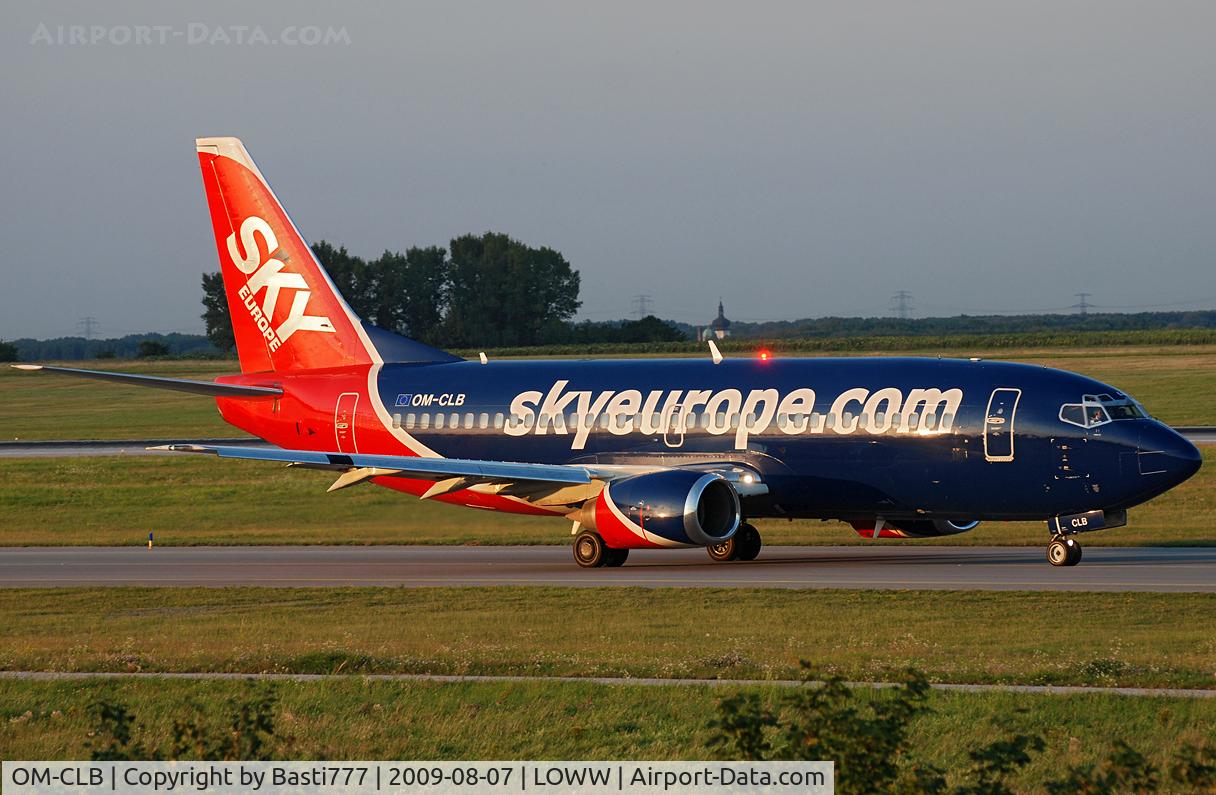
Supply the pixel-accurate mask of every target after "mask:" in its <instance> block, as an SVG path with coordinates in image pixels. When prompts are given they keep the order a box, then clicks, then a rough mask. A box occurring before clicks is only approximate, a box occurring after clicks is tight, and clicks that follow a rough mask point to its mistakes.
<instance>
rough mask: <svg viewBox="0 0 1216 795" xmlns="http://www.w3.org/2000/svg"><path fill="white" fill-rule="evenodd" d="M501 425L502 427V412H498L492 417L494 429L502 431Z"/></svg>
mask: <svg viewBox="0 0 1216 795" xmlns="http://www.w3.org/2000/svg"><path fill="white" fill-rule="evenodd" d="M502 425H503V416H502V412H501V411H500V412H498V413H497V414H495V415H494V427H495V428H497V429H499V430H502Z"/></svg>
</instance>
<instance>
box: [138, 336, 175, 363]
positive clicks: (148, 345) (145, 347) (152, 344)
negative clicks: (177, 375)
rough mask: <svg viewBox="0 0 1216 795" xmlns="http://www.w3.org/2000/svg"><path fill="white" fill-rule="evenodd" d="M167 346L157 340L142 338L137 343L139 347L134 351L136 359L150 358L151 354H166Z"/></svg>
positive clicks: (167, 353)
mask: <svg viewBox="0 0 1216 795" xmlns="http://www.w3.org/2000/svg"><path fill="white" fill-rule="evenodd" d="M168 355H169V346H168V345H166V344H165V343H163V342H160V341H159V340H144V341H142V342H140V343H139V349H138V350H137V351H136V352H135V358H137V359H150V358H152V357H153V356H168Z"/></svg>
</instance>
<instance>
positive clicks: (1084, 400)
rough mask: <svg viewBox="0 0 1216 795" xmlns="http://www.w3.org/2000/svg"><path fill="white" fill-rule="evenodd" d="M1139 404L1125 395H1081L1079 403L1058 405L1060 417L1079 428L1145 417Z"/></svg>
mask: <svg viewBox="0 0 1216 795" xmlns="http://www.w3.org/2000/svg"><path fill="white" fill-rule="evenodd" d="M1147 416H1148V414H1146V413H1145V411H1144V409H1143V408H1141V407H1140V404H1139V403H1137V402H1136V401H1134V400H1132V399H1131V398H1129V397H1128V396H1127V395H1120V394H1117V393H1116V394H1114V395H1110V394H1107V393H1105V392H1103V393H1102V394H1100V395H1082V396H1081V402H1080V403H1065V404H1064V405H1063V406H1061V407H1060V419H1061V420H1062V421H1063V422H1067V423H1068V424H1070V425H1077V426H1079V427H1081V428H1095V427H1097V426H1099V425H1105V424H1106V423H1108V422H1115V421H1117V420H1137V419H1141V418H1143V417H1147Z"/></svg>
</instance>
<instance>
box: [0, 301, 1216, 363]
mask: <svg viewBox="0 0 1216 795" xmlns="http://www.w3.org/2000/svg"><path fill="white" fill-rule="evenodd" d="M1045 318H1046V319H1050V320H1072V321H1073V324H1072V325H1068V324H1064V323H1062V324H1060V326H1059V327H1058V328H1055V329H1050V330H1035V331H1009V330H1008V329H1009V328H1010V327H1013V328H1016V327H1017V325H1018V324H1019V321H1023V320H1024V321H1026V323H1027V325H1030V326H1032V327H1033V326H1034V325H1035V324H1036V323H1039V322H1041V321H1042V320H1044V319H1045ZM956 320H958V321H966V323H964V324H961V325H962V327H964V328H965V327H974V328H981V329H982V328H985V327H986V324H988V323H989V322H990V323H991V326H993V327H995V328H994V330H993V331H987V332H979V333H974V332H973V333H967V332H963V331H958V332H943V333H938V334H930V333H928V331H927V329H928V328H930V327H931V326H932V324H933V323H934V322H938V321H942V322H950V321H956ZM881 321H883V319H882V318H823V319H821V320H815V321H806V322H808V323H825V324H827V325H829V326H830V322H841V323H843V324H860V325H864V324H866V323H870V322H881ZM892 322H895V323H904V324H920V325H915V326H914V328H913V329H912V330H910V331H909V332H908V333H904V334H883V333H879V332H869V333H864V332H861V333H855V334H851V335H848V334H842V333H835V332H833V333H822V331H821V333H820V334H819V335H818V336H806V337H797V338H789V337H778V336H772V337H755V336H752V334H751V333H748V334H738V335H734V336H731V337H727V338H726V339H724V340H719V343H718V344H719V347H721V348H722V350H723V351H725V352H732V351H733V352H743V351H755V350H758V349H760V348H767V349H768V350H771V351H772V352H774V353H778V354H779V353H817V352H823V353H832V352H837V353H848V352H851V351H852V352H859V353H864V352H872V351H918V352H934V351H941V352H955V353H957V352H964V351H976V350H1001V349H1013V348H1043V347H1115V346H1121V345H1213V344H1216V312H1151V313H1140V314H1135V315H1114V314H1104V315H1090V316H1088V317H1080V316H1076V317H1074V318H1060V317H1056V316H1025V317H1022V316H1011V317H968V318H923V319H920V320H908V321H899V320H894V321H892ZM1094 323H1098V324H1102V323H1105V324H1107V325H1108V326H1109V328H1098V329H1093V328H1091V327H1090V326H1091V325H1092V324H1094ZM675 325H676V324H673V323H671V322H670V321H664V320H659V319H658V318H654V317H648V318H645V319H643V320H614V321H604V322H594V323H593V322H590V321H584V322H581V323H571V322H567V323H562V324H560V325H556V324H555V325H551V326H550V327H549V329H548V333H547V335H546V337H547V339H549V340H552V341H551V342H549V343H547V344H542V345H518V346H492V345H485V346H473V345H461V346H453V347H454V348H455V349H456V350H457V352H460V353H463V354H465V355H468V356H470V357H476V355H477V352H478V351H479V350H482V349H484V350H488V351H489V352H491V353H493V354H495V355H498V356H574V355H580V354H681V353H697V352H700V351H703V350H704V347H705V346H704V343H701V342H697V341H694V340H692V339H689V338H687V337H685V336H684V335H683V333H682V332H681V331H679V330H678V329H677V328H675ZM767 325H769V324H742V323H740V324H737V327H746V328H747V329H748V331H749V332H750V331H751V327H759V326H767ZM777 325H781V324H777ZM821 328H822V327H821ZM148 340H152V341H156V342H159V343H161V344H163V345H165V346H166V347H167V348H168V356H170V357H173V358H181V357H188V358H194V357H198V358H222V357H228V356H231V354H230V353H226V352H223V351H220V350H219V349H218V348H216V347H215V346H214V345H212V344H211V342H210V341H209V340H208V339H207V338H206V337H204V336H202V335H197V334H131V335H128V336H126V337H121V338H118V339H105V340H86V339H84V338H83V337H59V338H57V339H53V340H34V339H19V340H16V341H14V342H11V343H4V342H0V361H4V360H6V359H8V360H12V359H14V358H15V359H17V360H20V361H49V360H57V359H58V360H79V359H96V358H108V357H119V358H133V357H135V356H138V355H139V354H140V343H142V342H145V341H148ZM14 349H15V351H16V355H15V356H14V355H13V350H14ZM145 351H146V348H145Z"/></svg>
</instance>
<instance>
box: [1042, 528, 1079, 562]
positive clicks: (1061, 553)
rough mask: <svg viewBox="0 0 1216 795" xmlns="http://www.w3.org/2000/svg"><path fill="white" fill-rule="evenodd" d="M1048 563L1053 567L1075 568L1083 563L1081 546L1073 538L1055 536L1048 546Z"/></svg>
mask: <svg viewBox="0 0 1216 795" xmlns="http://www.w3.org/2000/svg"><path fill="white" fill-rule="evenodd" d="M1047 562H1048V563H1050V564H1051V565H1053V566H1075V565H1077V564H1078V563H1080V562H1081V545H1080V544H1078V543H1077V540H1076V539H1075V538H1073V537H1071V536H1065V535H1058V536H1055V537H1053V538H1052V539H1051V543H1050V544H1048V545H1047Z"/></svg>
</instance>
